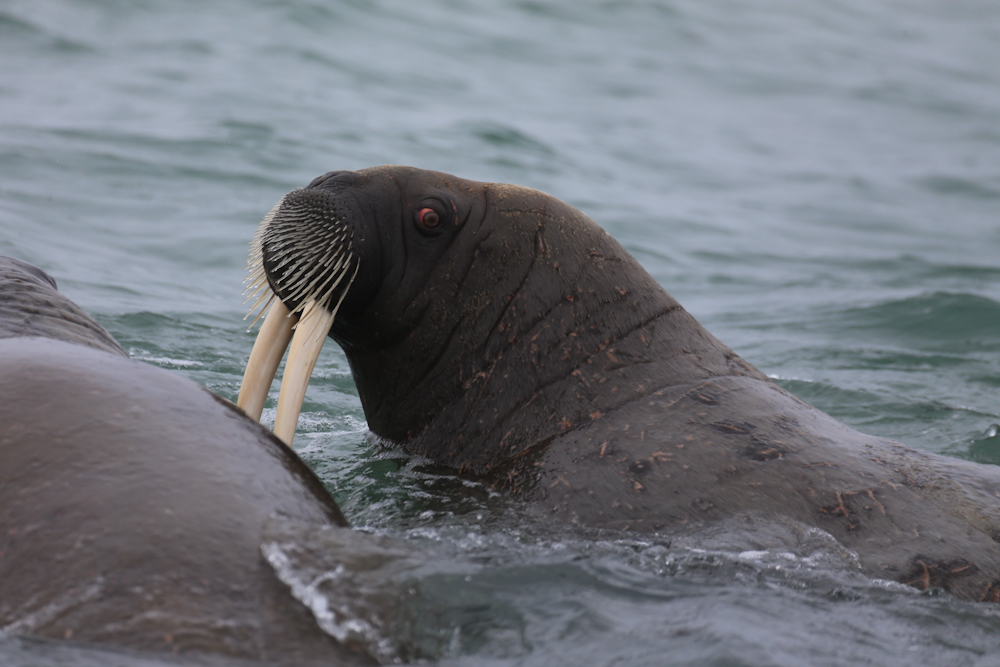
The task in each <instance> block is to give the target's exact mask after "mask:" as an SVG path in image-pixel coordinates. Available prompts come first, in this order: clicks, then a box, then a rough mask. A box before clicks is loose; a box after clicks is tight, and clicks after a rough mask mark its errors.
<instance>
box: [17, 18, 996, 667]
mask: <svg viewBox="0 0 1000 667" xmlns="http://www.w3.org/2000/svg"><path fill="white" fill-rule="evenodd" d="M0 64H2V67H0V254H8V255H14V256H16V257H20V258H22V259H25V260H28V261H30V262H33V263H34V264H37V265H38V266H40V267H42V268H44V269H45V270H46V271H48V272H49V273H50V274H51V275H52V276H54V277H55V278H56V280H57V281H58V282H59V285H60V288H61V290H62V291H63V293H65V294H66V295H68V296H69V297H70V298H72V299H74V300H75V301H76V302H77V303H79V304H80V305H81V306H83V307H84V308H85V309H87V310H88V311H89V312H91V313H92V314H94V315H95V317H96V318H97V319H98V320H99V321H100V322H101V323H102V324H103V325H104V326H106V327H107V328H108V329H109V330H110V331H111V333H112V334H113V335H114V336H115V337H116V338H117V339H118V340H119V341H120V342H121V343H122V345H123V346H124V347H125V348H126V349H127V350H128V351H129V353H130V354H131V355H132V356H133V357H134V358H136V359H141V360H144V361H146V362H148V363H151V364H155V365H158V366H161V367H163V368H167V369H170V370H172V371H173V372H176V373H178V374H180V375H183V376H185V377H188V378H191V379H192V380H194V381H196V382H198V383H200V384H202V385H204V386H206V387H208V388H209V389H211V390H212V391H214V392H217V393H218V394H220V395H222V396H224V397H227V398H230V399H235V397H236V394H237V391H238V388H239V384H240V379H241V375H242V368H243V365H244V363H245V362H246V359H247V356H248V354H249V351H250V347H251V345H252V343H253V338H254V333H253V332H248V331H247V324H248V321H244V320H243V317H244V315H246V312H247V311H246V306H245V305H243V303H242V298H241V291H242V286H241V283H242V281H243V279H244V277H245V272H244V263H245V260H246V254H247V248H248V242H249V240H250V237H251V235H252V233H253V231H254V229H255V227H256V225H257V223H258V222H259V221H260V219H261V218H262V217H263V215H264V214H265V213H266V212H267V211H268V210H269V209H270V208H271V206H273V205H274V204H275V203H276V202H277V201H278V200H279V199H280V197H281V196H282V195H283V194H284V193H285V192H286V191H288V190H291V189H294V188H297V187H301V186H303V185H305V184H306V183H308V182H309V181H310V180H312V179H313V178H314V177H315V176H318V175H320V174H322V173H324V172H326V171H330V170H334V169H356V168H363V167H367V166H374V165H379V164H387V163H389V164H410V165H413V166H417V167H423V168H429V169H436V170H440V171H445V172H449V173H453V174H456V175H458V176H462V177H465V178H471V179H477V180H485V181H501V182H511V183H517V184H521V185H526V186H530V187H534V188H538V189H541V190H544V191H546V192H548V193H550V194H552V195H554V196H556V197H558V198H560V199H563V200H565V201H567V202H569V203H570V204H572V205H574V206H576V207H577V208H580V209H581V210H583V211H584V212H585V213H587V214H588V215H589V216H591V217H592V218H593V219H594V220H596V221H597V222H598V224H600V225H602V226H603V227H604V228H605V229H607V230H608V231H609V232H610V233H611V234H612V235H613V236H614V237H616V238H617V239H618V240H619V241H621V242H622V243H623V244H624V245H625V246H626V248H628V249H629V250H630V251H631V252H632V253H633V254H634V255H635V256H636V257H637V258H638V259H639V261H640V262H641V263H642V264H643V266H645V267H646V269H647V270H648V271H650V273H652V275H653V276H655V277H656V279H657V280H658V281H659V282H660V283H661V284H662V285H663V286H664V287H665V288H666V289H667V291H669V292H670V293H671V294H672V295H673V296H675V297H676V298H677V299H678V300H679V301H680V302H681V303H682V304H683V305H684V306H685V307H686V308H687V309H688V310H689V311H690V312H691V313H692V314H693V315H694V316H695V317H696V318H698V319H699V320H700V321H701V322H702V323H703V324H704V325H705V326H706V327H707V328H708V329H709V330H710V331H712V332H713V333H714V334H715V335H716V336H717V337H718V338H719V339H721V340H722V341H723V342H725V343H726V344H728V345H729V346H731V347H732V348H733V349H735V350H736V351H737V353H739V354H740V355H742V356H743V357H744V358H746V359H747V360H748V361H750V362H751V363H753V364H754V365H756V366H758V367H759V368H761V369H762V370H763V371H764V372H766V373H767V374H769V375H770V376H772V377H773V378H774V379H775V380H776V381H777V382H778V383H779V384H781V385H782V386H783V387H785V388H787V389H788V390H790V391H792V392H794V393H795V394H797V395H798V396H800V397H802V398H803V399H805V400H806V401H808V402H810V403H812V404H813V405H815V406H817V407H819V408H820V409H822V410H824V411H826V412H828V413H830V414H832V415H833V416H834V417H836V418H837V419H840V420H841V421H843V422H845V423H847V424H849V425H851V426H854V427H856V428H858V429H859V430H861V431H864V432H866V433H871V434H875V435H879V436H887V437H891V438H894V439H897V440H900V441H902V442H904V443H907V444H909V445H912V446H915V447H918V448H923V449H926V450H930V451H934V452H939V453H943V454H947V455H950V456H956V457H959V458H964V459H971V460H974V461H981V462H984V463H991V464H1000V427H997V426H996V424H1000V3H997V2H996V1H995V0H948V1H947V2H946V1H944V0H907V1H903V0H826V1H824V2H802V1H800V0H799V1H793V0H755V1H750V0H613V1H612V0H606V1H597V0H578V1H575V2H555V1H548V0H535V1H531V0H522V1H517V2H515V1H512V0H421V1H420V2H412V1H406V0H369V1H363V0H342V1H339V2H332V1H329V2H321V1H320V0H311V1H310V0H240V1H237V0H132V1H125V0H0ZM277 388H278V384H277V383H276V384H275V387H274V388H273V392H272V398H276V396H277ZM273 405H274V403H273V400H272V401H271V402H269V404H268V406H269V408H268V410H266V411H265V422H266V421H267V419H271V420H273V414H274V410H273ZM296 449H297V450H298V451H299V453H300V454H301V456H302V457H303V458H304V459H305V460H306V461H307V462H308V463H309V464H310V466H311V467H313V469H314V470H316V472H317V473H318V474H319V475H320V476H321V478H322V479H323V480H324V482H325V483H326V484H327V485H328V487H329V489H330V490H331V492H332V493H333V495H334V496H335V497H336V499H337V501H338V502H339V503H340V504H341V506H342V507H343V509H344V512H345V514H346V515H347V516H348V518H349V519H350V520H351V522H352V523H353V524H354V525H355V526H357V527H359V528H360V529H362V530H363V531H365V532H367V533H371V534H374V535H376V536H379V537H380V538H381V539H385V540H387V543H394V544H402V545H405V546H406V549H408V550H410V553H411V555H410V556H408V557H407V558H409V559H410V560H407V561H406V563H405V566H400V567H399V568H396V569H393V570H392V571H391V572H390V571H387V570H386V571H378V572H376V575H378V576H376V575H371V576H374V577H375V578H374V579H371V580H362V579H363V576H369V575H362V574H357V576H358V577H359V578H360V579H359V580H358V581H353V582H347V583H345V584H344V587H342V588H341V589H340V590H339V592H338V591H336V590H333V591H326V592H322V591H321V592H318V593H316V594H317V595H320V597H321V598H322V596H327V598H323V599H326V600H327V601H328V598H329V597H330V596H334V597H335V596H336V595H338V594H343V592H344V591H352V590H356V591H360V590H365V591H369V593H365V594H362V593H358V595H357V596H356V597H355V598H352V599H346V604H347V605H348V611H347V612H346V613H348V614H349V615H350V614H356V615H357V617H358V618H359V619H363V620H364V619H367V621H370V623H369V626H366V627H369V630H370V632H369V634H368V635H367V640H368V641H370V647H371V650H372V652H373V653H374V654H376V655H378V656H379V658H380V659H382V660H383V661H386V662H392V661H424V662H428V663H431V664H441V665H470V666H471V665H498V666H499V665H564V664H565V665H569V664H579V665H607V666H611V665H622V666H625V665H699V666H702V665H713V666H719V667H721V666H723V665H725V666H734V667H735V666H754V667H757V666H760V667H763V666H770V665H788V666H793V665H795V666H797V665H807V664H808V665H880V666H884V665H950V666H956V667H957V666H964V665H968V666H977V667H982V666H984V665H998V664H1000V608H998V607H997V606H995V605H994V606H991V605H985V604H978V603H967V602H960V601H956V600H955V599H953V598H951V597H950V596H948V595H946V594H942V593H939V592H934V591H931V592H928V593H919V592H917V591H915V590H912V589H908V588H905V587H903V586H900V585H896V584H892V583H887V582H881V581H872V580H870V579H868V578H866V577H864V576H863V575H862V574H860V572H859V571H857V569H856V568H854V567H851V566H850V564H849V563H848V564H845V562H843V561H842V560H838V559H837V558H836V557H834V556H835V554H834V552H835V551H836V549H835V545H830V544H829V543H828V542H826V541H824V539H823V536H822V535H804V536H799V537H798V538H796V541H795V544H792V545H791V546H790V547H789V549H788V550H782V551H774V550H772V551H766V550H764V551H761V550H754V549H751V548H745V547H746V545H747V544H751V543H752V542H753V539H752V536H746V535H742V536H741V535H738V534H732V531H730V533H725V530H724V529H722V530H723V534H713V535H700V536H695V537H690V538H685V539H666V538H664V537H662V536H655V535H639V534H627V533H618V534H613V533H607V532H604V533H592V532H587V531H583V530H580V529H570V528H566V529H562V528H560V529H552V528H551V527H547V526H537V525H533V524H531V522H529V521H527V520H526V519H525V518H524V517H523V516H522V513H521V511H520V509H519V508H518V507H516V506H514V505H513V504H511V503H510V502H509V501H507V500H505V498H503V497H502V496H497V495H496V494H493V493H491V492H490V491H489V490H488V489H486V488H483V487H481V486H478V485H476V484H473V483H470V482H467V481H463V480H461V479H458V478H456V477H453V476H450V475H448V474H444V473H442V472H440V471H436V470H434V469H433V467H431V466H429V465H427V462H426V461H421V460H419V459H414V458H411V457H409V456H407V455H406V454H404V453H402V452H401V451H399V450H395V449H393V448H392V447H390V446H387V445H386V444H384V443H380V442H378V441H377V440H376V439H375V438H374V437H373V436H371V435H370V434H369V433H368V431H367V428H366V425H365V418H364V414H363V412H362V410H361V406H360V403H359V401H358V397H357V393H356V391H355V388H354V385H353V382H352V379H351V375H350V372H349V369H348V366H347V362H346V359H345V357H344V355H343V354H342V353H341V351H340V350H339V348H338V347H337V346H336V345H335V344H333V343H332V342H330V343H328V344H327V346H326V348H325V349H324V352H323V355H322V357H321V358H320V361H319V364H318V366H317V370H316V373H315V375H314V378H313V382H312V385H311V387H310V390H309V393H308V394H307V397H306V403H305V406H304V412H303V417H302V420H301V421H300V425H299V431H298V435H297V437H296ZM283 530H286V532H287V531H289V530H294V527H285V528H284V529H283ZM737 532H738V531H737ZM299 539H300V548H299V549H298V550H297V551H296V552H295V553H292V554H288V553H285V554H275V553H272V554H271V556H272V557H273V558H272V559H271V560H272V563H274V564H275V567H276V568H278V569H280V570H282V571H281V572H280V574H282V576H283V577H284V578H285V579H286V581H288V582H290V585H293V587H294V585H295V582H296V581H298V582H300V583H301V582H303V581H306V582H307V581H308V580H309V577H310V576H313V575H316V574H317V573H320V574H321V573H322V572H323V571H324V568H328V567H335V563H334V564H333V565H331V564H330V563H331V562H333V561H330V560H329V559H330V558H332V556H331V554H330V552H331V550H334V549H333V548H332V547H331V546H330V545H329V544H327V543H324V542H323V540H322V536H315V535H310V534H308V533H307V532H305V531H303V532H302V534H301V535H300V537H299ZM734 545H735V546H734ZM741 545H742V546H741ZM387 548H388V547H387ZM414 554H415V555H414ZM419 554H424V556H420V555H419ZM350 557H351V555H350V554H347V555H346V556H344V558H347V559H349V558H350ZM422 559H423V560H422ZM390 560H391V559H390ZM404 560H405V559H404ZM369 574H370V573H369ZM366 582H367V583H366ZM352 586H353V587H354V588H352ZM394 587H403V588H400V589H399V590H404V589H405V590H411V591H415V592H414V594H413V603H412V604H411V605H410V606H409V607H408V608H407V609H391V610H389V609H386V608H385V607H379V605H378V604H377V599H378V596H377V595H375V597H374V598H371V599H369V598H368V597H366V595H369V594H371V595H374V594H372V593H371V591H372V590H378V591H381V592H380V593H379V595H383V596H389V597H391V594H392V591H394V590H396V588H394ZM314 592H315V591H314ZM348 597H349V596H348ZM323 599H321V600H320V601H319V602H318V603H317V606H316V607H315V608H316V609H317V610H319V611H318V612H317V613H318V614H319V616H322V614H321V613H319V612H320V611H321V610H322V607H323V605H322V604H321V603H322V602H323ZM369 602H370V603H371V604H368V603H369ZM350 605H355V606H353V607H352V606H350ZM380 619H381V620H380ZM318 620H319V621H320V622H321V625H322V624H323V622H324V619H323V618H318ZM342 621H343V619H340V621H338V620H337V619H333V620H331V619H329V618H327V619H326V622H327V623H328V625H329V624H331V623H332V624H333V626H336V625H337V623H339V622H342ZM382 621H384V623H383V624H382V625H379V622H382ZM323 627H327V626H323ZM336 630H337V628H336V627H332V629H331V631H334V632H335V631H336ZM0 664H13V665H25V666H26V665H43V666H48V665H74V666H76V667H81V666H84V667H89V666H90V665H109V664H136V665H139V664H142V665H147V664H148V665H154V664H157V665H158V664H160V663H159V662H157V661H156V659H154V658H150V659H149V660H145V659H141V660H140V659H139V658H134V657H133V658H126V657H121V656H119V657H115V656H111V657H109V654H104V653H103V652H99V651H96V650H91V649H85V648H80V647H71V646H62V645H59V644H48V643H41V644H39V643H34V642H30V641H23V640H20V639H14V638H8V639H3V640H0ZM163 664H166V663H163ZM171 664H172V663H171Z"/></svg>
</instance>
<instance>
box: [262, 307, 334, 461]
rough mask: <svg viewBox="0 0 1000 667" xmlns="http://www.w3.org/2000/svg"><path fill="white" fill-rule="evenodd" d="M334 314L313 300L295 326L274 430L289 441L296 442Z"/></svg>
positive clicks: (289, 442) (287, 442)
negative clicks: (308, 389)
mask: <svg viewBox="0 0 1000 667" xmlns="http://www.w3.org/2000/svg"><path fill="white" fill-rule="evenodd" d="M334 316H335V313H331V312H330V311H329V310H327V309H326V308H324V307H323V306H321V305H319V303H318V302H317V301H315V300H313V301H310V302H309V303H307V304H305V307H304V308H303V309H302V319H301V320H299V323H298V325H297V326H296V327H295V336H294V337H293V338H292V343H291V345H289V347H288V360H287V361H286V362H285V374H284V375H283V376H282V378H281V392H280V393H279V394H278V413H277V415H276V416H275V418H274V434H275V435H276V436H278V437H279V438H281V439H282V440H284V441H285V443H286V444H288V445H291V444H292V439H293V438H294V437H295V426H296V425H297V424H298V421H299V412H301V411H302V399H303V398H305V395H306V387H308V386H309V378H310V377H311V376H312V372H313V368H314V367H315V366H316V359H318V358H319V352H320V350H322V349H323V342H324V341H325V340H326V335H327V334H328V333H329V332H330V327H331V326H333V318H334ZM269 317H270V316H269Z"/></svg>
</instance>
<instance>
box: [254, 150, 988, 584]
mask: <svg viewBox="0 0 1000 667" xmlns="http://www.w3.org/2000/svg"><path fill="white" fill-rule="evenodd" d="M428 210H431V211H433V215H429V214H427V213H426V212H427V211H428ZM428 217H429V218H430V223H431V224H427V223H428ZM269 218H270V219H269V220H266V221H265V223H268V225H270V226H269V227H268V226H267V225H265V226H264V227H267V228H266V229H264V227H262V231H261V232H260V235H259V238H260V239H261V241H260V244H261V248H260V264H261V268H262V270H263V271H264V273H266V278H267V282H268V284H269V286H270V288H271V289H272V290H274V292H275V293H276V294H277V296H278V298H279V299H280V300H281V301H283V302H284V306H285V307H286V309H285V310H282V311H281V312H282V313H287V312H288V310H293V311H294V310H295V309H296V308H299V307H300V306H305V307H304V308H302V309H301V311H300V312H309V311H310V310H311V309H312V310H317V308H315V307H314V306H315V304H312V303H307V302H309V301H310V299H315V301H316V304H318V305H319V307H320V308H326V309H327V310H332V309H333V305H332V303H333V302H334V301H335V300H336V299H339V298H343V301H342V303H341V304H340V307H339V310H338V311H337V314H336V317H335V319H334V320H333V324H332V328H330V330H329V335H330V337H332V338H333V339H334V340H336V341H337V342H338V343H339V344H340V345H341V347H343V349H344V351H345V353H346V355H347V358H348V360H349V362H350V365H351V370H352V372H353V375H354V379H355V382H356V384H357V388H358V392H359V395H360V397H361V402H362V405H363V407H364V410H365V415H366V417H367V419H368V424H369V427H370V428H371V430H372V431H373V432H375V433H376V434H377V435H379V436H382V437H384V438H386V439H388V440H391V441H394V442H397V443H400V444H401V445H402V446H403V447H405V448H406V449H407V450H408V451H410V452H413V453H416V454H422V455H424V456H428V457H430V458H432V459H433V460H435V461H436V462H438V463H440V464H442V465H446V466H450V467H452V468H455V469H457V470H460V471H462V472H464V473H465V474H469V475H472V476H474V477H476V478H479V479H482V480H485V481H487V482H490V483H492V484H493V485H494V486H496V487H498V488H503V489H506V490H507V491H508V492H509V493H510V494H512V495H513V496H515V497H518V498H521V499H523V500H524V501H526V502H527V503H528V504H529V505H530V506H531V507H532V508H533V509H534V510H535V511H537V513H538V514H539V515H543V516H549V517H551V518H552V519H554V520H558V521H564V522H571V523H582V524H587V525H592V526H605V527H612V528H624V529H632V530H659V531H670V530H672V529H678V528H681V527H684V526H690V525H692V524H694V523H699V522H717V521H721V520H726V519H731V518H733V517H740V516H751V515H752V516H754V517H769V516H770V517H788V518H791V519H793V520H795V521H799V522H802V523H804V524H807V525H809V526H814V527H817V528H820V529H822V530H824V531H827V532H829V533H830V534H831V535H833V536H834V537H835V538H836V539H837V540H838V541H840V543H842V544H843V545H845V546H846V547H848V548H849V549H851V550H853V551H854V552H855V553H856V554H857V555H858V557H859V559H860V562H861V565H862V567H863V569H864V571H865V572H866V573H867V574H868V575H870V576H872V577H879V578H886V579H894V580H897V581H901V582H905V583H907V584H910V585H912V586H915V587H917V588H921V589H926V588H930V587H938V586H940V587H944V588H946V589H948V590H949V591H951V592H953V593H954V594H955V595H957V596H960V597H962V598H966V599H971V600H989V601H994V602H995V601H997V600H998V599H1000V545H998V544H997V539H998V538H1000V468H997V467H995V466H989V465H979V464H973V463H968V462H964V461H958V460H954V459H949V458H945V457H941V456H936V455H933V454H929V453H925V452H920V451H916V450H913V449H910V448H907V447H905V446H903V445H900V444H899V443H896V442H893V441H890V440H886V439H882V438H875V437H871V436H867V435H864V434H861V433H859V432H857V431H855V430H853V429H851V428H848V427H846V426H844V425H843V424H840V423H839V422H837V421H836V420H834V419H833V418H831V417H829V416H828V415H826V414H824V413H822V412H820V411H819V410H816V409H815V408H813V407H811V406H809V405H808V404H806V403H804V402H803V401H801V400H799V399H797V398H796V397H794V396H792V395H791V394H789V393H788V392H786V391H785V390H783V389H782V388H780V387H779V386H777V385H776V384H774V383H773V382H771V381H770V380H769V379H768V378H767V377H766V376H765V375H764V374H763V373H761V372H760V371H759V370H757V369H756V368H754V367H753V366H751V365H750V364H748V363H747V362H746V361H744V360H743V359H741V358H740V357H739V356H738V355H736V354H735V353H734V352H733V351H732V350H730V349H729V348H728V347H726V346H725V345H723V344H722V343H720V342H719V341H718V340H716V339H715V338H714V337H713V336H712V335H711V334H710V333H708V332H707V331H706V330H705V329H704V328H703V327H702V326H701V325H700V324H698V322H697V321H695V320H694V318H692V317H691V316H690V315H689V314H688V313H687V312H686V311H685V310H684V309H683V308H682V307H681V306H680V305H679V304H678V303H677V302H676V301H675V300H674V299H673V298H672V297H671V296H670V295H669V294H667V293H666V292H665V291H664V290H663V289H662V288H661V287H660V286H659V285H658V284H657V283H656V282H655V281H654V280H653V279H652V277H650V276H649V275H648V274H647V273H646V272H645V271H644V270H643V269H642V268H641V267H640V266H639V264H638V263H637V262H636V260H635V259H634V258H632V257H631V256H630V255H629V254H628V253H627V252H626V251H625V250H624V249H623V248H622V247H621V245H619V244H618V243H617V242H616V241H615V240H614V239H612V238H611V237H610V236H609V235H608V234H607V233H606V232H604V231H603V230H602V229H600V228H599V227H598V226H597V225H596V224H595V223H594V222H593V221H591V220H590V219H589V218H587V217H586V216H585V215H583V214H582V213H581V212H579V211H577V210H576V209H574V208H572V207H570V206H568V205H567V204H565V203H563V202H561V201H559V200H557V199H555V198H553V197H550V196H548V195H546V194H544V193H541V192H538V191H534V190H530V189H527V188H521V187H517V186H511V185H502V184H491V183H477V182H472V181H467V180H463V179H459V178H456V177H454V176H449V175H447V174H440V173H437V172H429V171H423V170H418V169H413V168H409V167H378V168H373V169H365V170H362V171H358V172H331V173H329V174H326V175H324V176H322V177H320V178H318V179H316V180H315V181H313V183H311V184H310V185H309V186H308V187H307V188H305V189H304V190H301V191H296V192H293V193H289V195H287V196H286V197H285V199H283V200H282V203H281V205H280V206H279V207H276V210H275V211H274V212H273V216H269ZM331 225H333V226H334V227H337V228H338V229H339V228H345V229H348V230H349V233H348V234H346V235H343V234H342V236H345V238H349V239H350V240H349V241H344V242H342V244H341V247H330V248H328V249H325V250H324V252H326V253H327V254H334V253H342V252H343V250H344V248H345V247H346V248H348V249H349V254H350V256H351V258H352V262H354V263H353V264H351V270H352V271H354V272H355V276H354V279H353V281H352V282H351V283H350V286H349V288H348V287H339V288H338V289H339V290H341V291H340V292H337V291H336V290H334V293H333V296H332V298H331V297H325V298H324V297H320V296H317V295H316V294H314V293H310V292H308V290H305V291H303V290H302V289H300V288H301V287H302V285H301V281H300V280H298V279H296V278H295V274H296V271H297V270H298V269H296V268H295V264H296V262H299V263H301V264H308V263H310V262H315V261H316V260H315V257H316V256H317V255H319V256H322V255H323V252H318V251H317V248H319V249H323V244H324V243H327V242H326V241H324V240H323V239H326V238H329V237H330V236H331V235H332V232H330V229H331V227H330V226H331ZM311 230H315V232H311ZM311 233H312V234H313V236H312V239H313V240H312V241H310V234H311ZM338 233H339V232H338ZM293 241H294V242H293ZM281 247H284V249H283V250H279V248H281ZM282 253H284V254H282ZM295 253H299V256H298V259H295V258H294V257H293V261H290V260H289V256H292V255H295ZM346 284H347V283H346V282H344V283H342V285H346ZM345 289H346V290H347V292H346V294H345V293H343V290H345ZM279 307H280V304H279ZM295 317H296V316H295V315H292V316H291V317H290V318H287V319H288V321H289V322H291V321H294V320H295ZM327 326H329V325H328V324H327ZM300 328H301V327H300ZM293 345H294V341H293ZM286 377H287V371H286ZM268 382H269V380H268ZM283 384H284V383H283ZM257 391H260V390H259V389H258V390H257ZM263 391H265V392H266V386H265V387H264V388H263ZM281 409H282V408H281V406H279V411H280V410H281ZM293 411H294V414H297V407H296V408H294V410H293ZM276 430H277V429H276ZM292 432H293V431H292ZM288 438H290V436H288ZM286 439H287V438H286Z"/></svg>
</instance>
